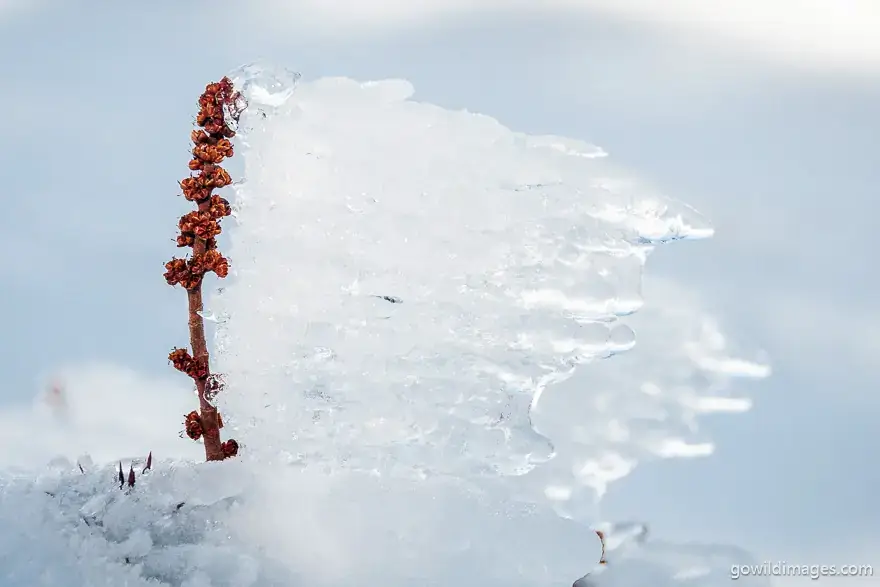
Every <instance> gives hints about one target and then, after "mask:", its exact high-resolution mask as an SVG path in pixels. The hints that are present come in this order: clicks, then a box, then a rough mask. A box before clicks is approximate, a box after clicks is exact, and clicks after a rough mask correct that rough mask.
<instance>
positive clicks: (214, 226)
mask: <svg viewBox="0 0 880 587" xmlns="http://www.w3.org/2000/svg"><path fill="white" fill-rule="evenodd" d="M215 197H216V196H215ZM177 226H178V228H180V234H181V235H182V236H186V235H192V236H194V237H196V238H201V239H208V238H213V237H215V236H217V235H218V234H220V232H221V229H220V225H219V224H218V223H217V221H216V220H214V216H213V215H212V214H211V213H210V211H208V210H206V211H202V212H199V211H195V212H189V213H188V214H184V215H183V216H181V218H180V221H179V222H178V223H177Z"/></svg>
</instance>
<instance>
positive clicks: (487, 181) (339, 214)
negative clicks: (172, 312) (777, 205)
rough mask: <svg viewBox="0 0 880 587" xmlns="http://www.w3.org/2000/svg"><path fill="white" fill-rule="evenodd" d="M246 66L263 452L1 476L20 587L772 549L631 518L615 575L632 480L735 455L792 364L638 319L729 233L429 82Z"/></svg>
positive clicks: (240, 81)
mask: <svg viewBox="0 0 880 587" xmlns="http://www.w3.org/2000/svg"><path fill="white" fill-rule="evenodd" d="M234 75H235V79H234V81H235V82H236V84H237V85H238V86H239V87H241V88H243V90H244V91H245V93H246V94H247V97H248V99H249V100H250V108H249V109H248V111H247V113H246V115H245V117H244V118H243V119H242V120H241V128H239V139H238V140H239V145H238V151H239V153H240V154H241V153H243V154H244V159H245V168H244V169H243V170H242V171H243V175H242V176H241V180H240V181H239V183H238V184H237V185H236V186H235V194H234V208H235V214H234V215H235V219H236V221H237V223H236V224H237V225H236V226H235V227H234V228H232V230H231V231H230V235H229V236H228V238H229V239H230V240H231V247H229V246H224V250H229V251H230V254H229V256H230V259H231V262H232V265H233V275H232V276H231V279H230V280H229V282H228V284H226V287H225V288H223V289H221V290H218V291H217V292H216V293H215V294H214V295H213V296H211V297H210V298H209V300H208V304H207V305H208V307H207V308H206V310H205V315H206V316H210V317H211V322H212V323H213V324H214V325H215V327H216V341H215V346H216V349H215V350H216V352H215V354H214V360H215V367H216V368H217V369H219V370H220V371H223V372H224V373H226V375H227V388H226V390H225V391H224V393H223V394H222V395H221V396H220V397H219V401H220V402H221V409H222V411H223V413H224V416H225V420H226V423H227V426H228V427H229V428H232V429H235V431H234V433H233V436H235V437H236V438H237V439H239V440H240V441H241V443H242V445H243V451H242V456H241V458H240V459H238V460H237V461H236V462H231V463H220V464H199V465H197V466H194V465H192V464H187V463H185V462H171V461H167V460H165V461H163V460H161V459H159V460H157V463H156V464H155V465H154V470H153V471H152V472H149V473H147V474H146V475H144V476H142V478H141V480H140V481H139V482H138V483H137V484H136V485H135V487H134V488H133V489H130V490H126V489H124V490H120V489H119V488H118V486H115V485H114V481H113V478H114V471H115V464H111V465H109V466H106V467H102V466H97V467H94V468H90V467H86V470H85V472H80V471H79V469H78V467H76V466H74V465H73V464H72V463H70V462H65V461H63V460H62V461H56V462H55V464H54V468H53V469H52V470H48V471H46V472H44V473H43V474H42V475H41V476H40V477H39V479H38V480H37V481H36V482H34V481H33V480H27V479H24V478H21V477H14V476H12V475H11V474H8V473H7V474H0V528H2V530H0V582H2V583H3V584H4V585H10V586H11V587H19V586H22V587H23V586H25V585H26V586H28V587H31V586H36V585H61V586H64V587H66V586H67V585H70V586H74V585H76V586H80V585H90V586H91V585H95V586H100V585H124V584H127V585H155V584H157V582H158V584H161V585H173V586H176V587H210V586H216V587H223V586H229V587H232V586H234V587H249V586H251V585H260V586H275V585H278V586H281V585H285V586H289V585H294V586H296V585H303V586H305V585H308V586H309V587H316V586H327V587H330V586H338V585H352V584H358V585H380V584H381V585H383V586H385V587H396V586H398V585H399V586H401V587H403V586H404V585H416V584H418V585H438V586H439V585H444V586H445V585H483V586H494V585H498V586H499V587H500V586H502V585H503V586H504V587H519V586H522V587H527V586H528V587H537V586H543V585H547V586H550V585H563V586H566V585H570V584H571V583H572V582H574V581H576V580H577V581H579V582H578V585H579V586H581V585H603V586H608V587H613V586H615V585H632V584H638V583H639V582H640V581H650V582H651V584H652V585H690V586H708V585H719V584H727V582H728V581H729V577H728V575H727V570H728V569H729V566H730V564H740V563H747V562H749V561H748V557H747V555H746V554H745V553H742V552H741V551H738V550H736V549H729V548H726V547H719V546H684V545H670V544H664V543H663V542H655V541H651V540H644V538H645V536H644V532H643V531H642V526H641V525H639V524H629V525H627V524H622V525H621V524H618V525H612V526H606V527H605V528H606V531H607V532H608V536H609V539H610V540H609V553H608V559H609V565H608V566H607V567H606V568H604V569H601V572H596V571H595V570H594V567H595V563H596V561H597V556H596V554H597V553H596V552H594V550H596V544H595V535H594V534H593V532H592V530H591V529H590V525H591V524H593V523H595V522H598V521H599V520H597V519H596V518H595V515H596V512H595V509H594V508H593V506H594V505H595V503H596V500H597V498H598V497H600V496H601V494H602V493H604V492H605V491H606V490H607V487H608V484H609V483H611V482H612V481H614V480H615V479H619V478H621V477H623V476H625V475H626V474H627V473H628V472H629V471H631V470H632V468H633V467H634V466H635V465H636V464H637V463H638V462H640V461H642V460H644V459H645V458H667V457H682V456H692V455H696V454H706V453H707V452H710V451H711V444H710V443H709V442H708V440H707V439H704V438H700V437H699V435H698V434H699V433H698V430H697V428H696V418H697V417H698V416H699V415H700V414H703V413H707V412H718V411H726V412H737V411H743V410H746V409H748V407H749V402H748V400H747V399H746V398H740V397H737V396H735V395H732V390H733V386H732V385H731V383H732V382H733V381H734V380H735V378H737V377H752V378H754V377H763V376H765V375H766V374H767V368H766V367H765V366H764V365H762V364H760V363H757V362H752V361H750V360H746V359H743V358H739V357H737V356H735V355H734V354H733V353H732V350H731V349H730V348H729V347H730V343H729V342H728V341H726V340H725V337H724V336H723V335H722V334H721V332H720V330H719V328H718V326H717V325H716V324H715V323H714V322H713V321H712V319H711V317H709V316H707V315H705V314H704V313H702V312H701V311H700V309H699V300H698V299H690V298H691V297H692V296H693V294H692V293H689V292H683V291H679V290H677V289H676V288H675V286H674V284H667V285H665V286H664V287H661V288H660V289H658V290H657V291H658V292H659V295H658V298H657V299H656V300H651V299H649V300H648V301H647V303H645V304H644V308H643V307H642V306H643V300H642V292H641V277H642V270H643V267H644V265H645V262H646V259H647V257H648V255H649V254H650V252H651V251H652V250H653V248H654V247H656V246H658V245H661V244H664V243H667V242H671V241H676V240H683V239H697V238H704V237H707V236H710V235H711V234H712V230H711V228H710V227H709V225H708V223H707V222H706V220H705V219H703V218H702V217H701V216H700V215H699V214H698V213H696V212H695V211H694V210H692V209H691V208H689V207H688V206H686V205H684V204H681V203H679V202H677V201H675V200H673V199H671V198H668V197H665V196H663V195H661V194H658V193H656V192H654V191H652V190H651V189H649V188H648V187H646V186H643V185H640V184H639V183H638V182H636V181H634V180H633V179H632V178H630V177H629V175H628V174H627V173H625V172H623V171H621V170H619V169H616V168H615V167H613V166H612V165H611V164H610V163H609V162H608V158H607V157H606V156H605V153H604V152H603V151H602V150H601V149H599V148H597V147H595V146H592V145H589V144H586V143H583V142H580V141H576V140H572V139H566V138H562V137H553V136H542V137H535V136H527V135H523V134H520V133H515V132H512V131H510V130H508V129H507V128H505V127H504V126H502V125H501V124H500V123H499V122H497V121H495V120H493V119H492V118H489V117H486V116H482V115H477V114H472V113H468V112H453V111H449V110H446V109H443V108H439V107H437V106H432V105H430V104H424V103H419V102H416V101H413V100H412V99H411V96H412V94H413V88H412V86H411V85H410V84H409V83H408V82H406V81H402V80H386V81H381V82H367V83H359V82H356V81H353V80H349V79H322V80H318V81H314V82H309V83H302V84H300V83H299V76H298V75H296V74H293V73H290V72H288V71H286V70H280V69H274V70H270V69H267V68H263V67H261V66H260V65H258V64H252V65H250V66H246V67H245V68H242V69H240V70H238V71H237V72H235V74H234ZM230 171H231V172H232V173H233V175H235V173H236V170H235V169H233V168H231V169H230ZM634 329H635V330H638V337H636V335H635V331H634ZM636 340H638V345H639V346H638V351H637V352H627V351H629V349H631V348H632V347H633V346H634V345H635V344H636ZM618 355H619V356H618ZM600 359H608V360H600ZM586 363H591V364H590V365H589V366H584V365H585V364H586ZM73 408H74V409H73V411H74V412H75V411H76V410H75V408H76V406H75V405H74V406H73ZM69 438H75V434H73V435H72V436H71V437H69ZM108 440H109V441H110V443H112V439H108ZM108 444H109V443H108ZM68 450H69V449H68ZM181 504H183V505H181ZM22 553H24V554H22ZM586 573H592V574H589V575H587V576H586V577H585V578H583V579H579V577H581V576H583V575H585V574H586Z"/></svg>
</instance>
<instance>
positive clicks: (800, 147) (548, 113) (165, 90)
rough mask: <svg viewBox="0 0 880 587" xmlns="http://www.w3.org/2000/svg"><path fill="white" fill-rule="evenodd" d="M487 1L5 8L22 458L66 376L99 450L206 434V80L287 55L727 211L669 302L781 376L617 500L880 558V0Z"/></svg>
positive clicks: (1, 281) (678, 274) (7, 458)
mask: <svg viewBox="0 0 880 587" xmlns="http://www.w3.org/2000/svg"><path fill="white" fill-rule="evenodd" d="M474 4H475V3H467V2H427V3H422V4H419V5H415V4H414V5H404V4H403V3H383V2H380V1H376V2H368V1H366V0H363V1H361V2H350V3H341V2H335V3H334V2H278V1H269V0H267V1H260V2H249V3H248V4H247V5H245V4H244V3H233V2H212V3H207V2H193V3H190V4H188V5H187V6H185V7H181V6H177V5H173V4H172V3H154V4H151V5H150V7H149V8H148V9H147V8H144V7H130V8H125V7H119V8H114V9H112V10H106V9H105V10H103V11H101V12H99V11H97V9H96V7H95V6H94V5H91V4H88V3H80V2H69V3H62V2H51V1H44V2H40V1H34V2H26V1H11V2H5V3H0V47H2V51H0V54H2V55H3V58H2V59H0V69H2V74H3V80H4V83H3V90H4V91H3V92H2V93H0V105H2V107H3V111H4V112H6V113H7V116H6V120H5V123H4V131H5V133H4V140H3V141H0V149H2V157H3V161H4V165H3V166H2V169H0V178H2V180H3V185H4V190H3V193H2V194H0V201H2V202H3V204H4V209H5V212H6V213H5V215H4V216H3V217H2V219H0V239H2V241H0V242H2V247H0V251H2V252H0V254H2V255H3V257H2V262H0V271H2V277H0V299H2V301H3V302H4V307H6V308H7V316H6V320H5V326H4V329H3V330H4V334H5V336H4V337H3V338H2V340H0V344H2V345H3V347H2V355H0V356H2V359H0V361H2V368H3V370H4V374H5V377H4V378H3V384H2V385H3V387H2V388H0V464H3V465H6V466H13V465H14V466H20V465H34V464H36V463H41V462H45V461H46V460H47V459H48V458H49V457H50V456H52V455H51V454H50V453H51V452H52V451H53V450H57V449H58V447H59V444H58V443H59V442H64V438H65V437H64V436H63V435H62V433H61V432H58V433H57V442H53V441H52V438H51V437H52V435H53V434H56V433H54V432H53V433H49V436H50V438H49V439H48V440H46V441H44V442H39V441H35V440H34V436H35V435H36V432H35V430H34V429H33V427H32V423H33V422H34V421H35V418H36V417H37V416H34V415H33V408H32V405H33V403H34V401H35V399H34V398H35V396H37V395H38V394H40V393H42V392H43V391H44V389H45V388H46V385H47V382H49V381H51V380H53V379H58V380H62V381H64V382H65V384H66V385H67V389H68V390H69V400H70V402H71V408H73V409H75V410H76V411H77V413H78V414H80V416H78V419H77V430H76V433H77V435H78V438H79V439H80V441H81V444H82V446H83V448H82V449H79V448H75V449H73V448H70V447H67V446H65V449H69V450H73V451H74V454H78V453H79V452H91V453H92V454H93V456H95V457H97V458H112V457H114V456H117V455H119V456H134V455H140V453H141V452H143V450H144V449H145V448H148V449H152V450H153V451H155V452H156V453H157V454H160V453H165V454H166V455H175V456H185V455H187V454H189V455H198V452H199V450H198V447H197V446H193V445H191V444H190V443H188V442H185V441H183V440H180V439H178V438H177V431H178V429H179V427H180V426H179V423H178V418H177V414H178V413H180V414H183V413H184V412H186V411H188V410H189V409H191V408H190V404H191V395H190V394H189V393H188V391H187V389H186V383H185V382H184V381H181V380H180V378H178V377H177V376H176V374H175V373H173V372H171V369H170V367H168V366H167V364H166V361H165V355H166V352H167V349H168V348H169V347H170V346H172V345H174V344H180V343H182V342H183V340H182V337H183V336H184V334H185V333H184V332H182V329H181V325H182V314H181V313H182V311H183V307H182V304H183V302H182V299H181V296H182V294H181V293H180V292H179V291H174V290H172V289H171V288H169V287H168V286H167V285H166V284H165V283H164V282H163V280H162V279H161V275H160V274H161V271H162V263H163V262H164V260H165V259H166V257H167V256H168V254H169V252H170V251H171V249H172V247H171V243H170V239H171V238H173V231H174V222H175V216H176V215H177V214H179V213H180V212H181V211H182V203H181V202H180V201H178V200H175V198H174V194H175V192H176V188H175V184H174V182H175V181H176V180H177V179H178V178H179V177H181V174H182V173H183V170H184V167H185V161H186V158H187V152H186V151H187V144H186V140H187V136H188V131H189V126H188V123H189V121H190V120H191V118H192V116H193V114H194V104H195V100H194V98H195V96H196V95H197V94H198V93H199V92H200V91H201V90H202V88H203V87H204V84H205V82H206V81H209V80H211V79H213V78H215V77H217V76H218V75H220V74H222V73H224V72H226V71H228V70H229V69H231V68H232V67H234V66H236V65H238V64H239V63H241V62H244V61H248V60H251V59H253V58H257V57H265V58H268V59H271V60H272V61H275V62H278V63H283V64H285V65H287V66H289V67H292V68H295V69H297V70H299V71H302V72H303V73H304V74H305V76H306V77H307V78H310V79H311V78H316V77H321V76H326V75H345V76H348V77H353V78H355V79H384V78H390V77H397V78H405V79H408V80H410V81H411V82H412V83H413V84H414V86H415V88H416V95H415V98H416V99H418V100H420V101H427V102H431V103H434V104H438V105H440V106H443V107H447V108H452V109H458V108H467V109H468V110H470V111H475V112H482V113H486V114H488V115H491V116H493V117H496V118H498V119H499V120H500V121H501V122H502V123H503V124H505V125H507V126H508V127H510V128H513V129H514V130H518V131H523V132H528V133H530V134H559V135H565V136H571V137H577V138H580V139H584V140H587V141H591V142H595V143H596V144H598V145H601V146H602V147H603V148H604V149H606V150H607V151H609V152H610V153H611V155H612V156H613V158H614V160H615V161H616V162H617V163H618V164H622V165H625V166H627V167H628V168H631V169H633V170H635V172H636V173H637V174H638V175H639V176H640V177H643V178H646V179H648V180H650V181H651V182H652V183H653V184H655V185H657V186H659V187H660V188H661V189H662V190H663V191H664V192H665V193H668V194H670V195H673V196H675V197H678V198H680V199H682V200H684V201H686V202H687V203H689V204H692V205H694V206H695V207H696V208H698V209H699V210H700V211H701V212H703V213H704V214H705V215H706V216H708V217H709V218H710V219H711V221H712V223H713V224H714V226H715V228H716V231H717V232H716V236H715V237H714V238H713V239H711V240H709V241H705V242H699V243H686V244H676V245H673V246H671V247H670V248H665V247H664V248H662V249H661V250H659V251H658V252H656V253H655V254H654V255H653V256H652V257H651V260H650V262H649V264H648V268H647V276H646V279H645V284H644V294H645V298H646V300H647V302H648V306H649V307H651V306H653V307H655V308H662V309H664V311H668V312H671V313H673V314H675V313H680V314H683V315H687V316H692V317H694V316H696V317H699V316H702V315H703V313H705V314H706V315H710V316H713V317H715V319H716V320H717V322H718V325H719V329H720V331H722V332H723V333H724V334H725V336H727V337H728V338H729V339H730V340H731V341H741V342H742V344H743V345H744V348H743V352H744V353H745V354H746V358H750V359H754V360H756V361H759V362H760V361H761V360H764V358H765V357H764V356H763V355H761V353H759V352H757V351H758V350H760V349H763V350H764V351H766V358H768V359H769V361H770V362H771V363H772V366H773V375H772V377H770V378H768V379H766V380H763V381H761V382H747V383H745V384H744V390H745V391H746V392H747V393H746V394H747V395H749V396H752V397H753V398H754V406H753V408H752V410H751V411H749V412H747V413H744V414H741V415H737V416H729V415H721V416H719V417H717V418H714V417H713V418H709V419H706V418H703V419H701V421H700V427H701V432H700V433H701V434H702V435H703V436H705V437H706V438H707V439H711V440H712V442H714V444H715V451H714V454H713V455H712V456H711V457H710V458H705V459H676V460H666V461H653V462H649V463H646V464H644V465H643V466H641V467H640V468H638V469H636V470H635V471H634V472H633V473H632V474H630V475H629V476H627V477H625V478H624V479H622V480H620V481H619V482H618V483H616V484H615V485H613V487H612V489H611V490H610V491H609V493H608V495H607V496H606V497H605V499H604V500H603V503H602V511H601V516H602V517H603V518H606V519H638V520H647V521H649V522H650V524H651V529H652V533H653V534H656V535H658V536H662V537H664V538H667V539H671V540H696V541H700V542H721V543H732V544H738V545H741V546H746V547H748V548H749V549H750V550H751V551H752V553H753V554H754V555H755V556H756V558H758V559H759V560H768V559H769V560H779V559H783V560H786V561H789V562H796V563H817V564H835V563H838V564H839V563H843V562H846V563H853V564H870V563H873V564H875V565H877V564H878V563H880V560H878V559H877V554H876V553H877V552H880V550H878V546H880V530H878V529H877V527H878V524H877V522H878V521H880V520H878V513H877V508H876V505H875V498H874V496H875V495H876V492H877V489H878V484H880V474H878V473H877V471H876V469H875V468H874V467H873V459H872V457H873V456H874V455H875V454H876V446H877V444H876V443H877V433H876V426H875V420H876V418H877V416H878V415H880V403H878V401H877V400H876V398H875V395H874V391H875V387H876V383H877V380H878V377H877V375H876V371H875V370H874V369H873V368H872V359H873V358H874V357H875V356H876V354H877V353H878V351H880V339H878V337H877V332H878V326H880V312H878V310H877V309H876V307H875V304H874V303H873V298H874V291H875V289H876V287H877V285H878V284H877V282H876V277H875V275H874V274H873V273H872V271H871V268H872V262H871V261H870V259H871V258H872V254H873V253H872V250H871V245H870V238H871V237H870V234H872V230H871V229H872V228H873V223H874V222H875V219H876V217H877V213H878V210H877V207H878V204H877V203H876V199H875V198H874V197H873V196H874V194H875V186H876V185H877V180H878V179H880V173H878V172H877V161H878V160H877V157H876V137H877V136H880V107H878V106H877V104H878V98H880V41H878V40H877V39H878V37H877V36H876V35H875V34H873V32H872V31H876V30H877V29H878V28H880V8H878V7H877V6H876V5H875V4H874V3H872V2H867V1H863V2H858V1H855V0H852V1H849V2H846V1H842V0H838V1H836V2H830V1H829V2H824V3H823V2H813V3H809V4H808V5H802V4H800V3H797V2H793V1H787V2H786V1H775V2H774V1H765V2H757V1H751V0H749V1H742V0H740V1H739V2H721V1H718V2H712V3H708V2H706V3H695V2H686V1H684V0H676V1H674V2H673V1H669V2H664V3H663V5H662V10H661V9H659V8H657V6H659V4H655V3H649V2H644V1H643V2H639V1H626V2H624V1H616V2H611V1H607V2H605V1H599V0H583V1H581V2H564V1H558V2H548V3H545V4H543V5H542V6H541V7H540V8H538V7H536V6H528V5H526V4H525V3H517V2H513V3H509V2H505V3H501V2H485V3H481V5H480V9H479V10H475V9H474V8H473V6H474ZM206 23H208V24H206ZM220 39H222V40H220ZM47 137H52V141H53V143H54V144H57V145H58V146H57V147H55V146H52V147H50V146H49V144H50V143H49V142H48V141H47ZM175 137H176V138H175ZM129 145H131V146H129ZM166 238H167V239H169V240H168V241H166V240H164V239H166ZM650 319H651V314H650V313H649V312H648V308H646V310H645V313H644V314H637V315H636V316H635V317H634V318H633V321H632V324H633V326H634V328H636V330H637V331H638V330H639V320H643V321H647V320H650ZM645 329H647V328H645ZM663 335H664V334H663V332H662V331H661V332H660V333H659V334H658V336H660V337H661V339H662V336H663ZM120 341H125V344H120ZM662 343H663V341H662V340H657V341H655V342H653V343H651V344H653V345H654V346H655V347H656V346H657V345H658V344H660V345H662ZM639 348H640V347H637V348H636V350H635V351H633V354H632V356H631V357H630V356H628V357H629V358H628V360H631V361H633V365H634V367H633V368H634V369H639V368H643V367H644V365H640V364H639V362H638V358H637V356H638V355H636V354H635V353H638V349H639ZM618 358H621V359H622V358H624V357H618ZM591 368H592V367H586V370H589V369H591ZM574 384H575V383H572V385H574ZM745 388H747V389H745ZM149 396H152V397H154V398H155V400H154V401H153V402H149V403H148V404H147V405H146V407H145V408H140V407H139V408H138V409H133V406H132V404H131V398H134V397H138V398H142V397H149ZM178 406H179V407H178ZM84 431H85V432H86V433H84ZM111 442H112V443H113V444H112V445H110V443H111ZM145 443H149V446H148V447H145V446H144V445H145ZM102 451H104V452H103V454H101V453H102ZM828 581H830V579H825V580H824V582H828Z"/></svg>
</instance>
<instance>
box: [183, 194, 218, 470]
mask: <svg viewBox="0 0 880 587" xmlns="http://www.w3.org/2000/svg"><path fill="white" fill-rule="evenodd" d="M207 207H208V203H207V202H202V203H201V204H199V210H204V209H207ZM205 250H206V246H205V239H202V238H196V239H195V243H194V244H193V257H197V256H199V255H202V254H203V253H204V252H205ZM186 296H187V299H188V302H189V344H190V348H191V349H192V352H193V358H194V359H195V360H196V361H199V362H201V361H204V365H206V369H205V371H206V373H205V376H204V377H200V378H198V379H196V380H195V384H196V389H197V390H198V394H199V415H200V416H201V423H202V438H203V439H204V444H205V459H206V460H209V461H222V460H223V458H224V454H223V448H222V447H221V446H220V423H219V419H218V417H217V408H215V407H214V406H213V405H211V402H209V401H208V400H207V398H206V397H205V388H206V386H207V382H208V376H209V375H210V366H209V365H210V363H209V356H208V342H207V339H206V337H205V319H204V318H203V317H202V315H201V314H200V312H202V310H203V309H204V306H203V303H202V282H201V281H199V284H198V285H197V286H196V287H194V288H192V289H190V290H187V292H186Z"/></svg>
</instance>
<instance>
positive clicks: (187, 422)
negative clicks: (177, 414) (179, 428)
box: [183, 410, 202, 440]
mask: <svg viewBox="0 0 880 587" xmlns="http://www.w3.org/2000/svg"><path fill="white" fill-rule="evenodd" d="M183 425H184V429H185V430H186V435H187V436H189V437H190V438H192V439H193V440H198V439H200V438H201V437H202V418H201V416H199V413H198V412H196V411H195V410H193V411H192V412H190V413H189V414H187V415H186V416H185V417H184V420H183Z"/></svg>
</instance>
